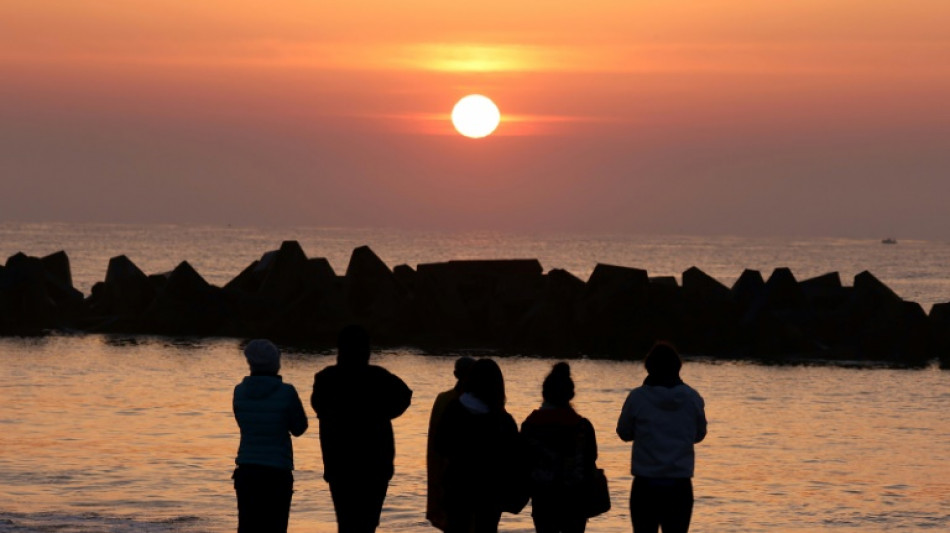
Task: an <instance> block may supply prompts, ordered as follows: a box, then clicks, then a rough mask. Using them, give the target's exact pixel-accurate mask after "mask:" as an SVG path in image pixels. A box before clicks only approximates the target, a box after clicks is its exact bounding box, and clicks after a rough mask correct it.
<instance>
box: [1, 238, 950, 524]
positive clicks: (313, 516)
mask: <svg viewBox="0 0 950 533" xmlns="http://www.w3.org/2000/svg"><path fill="white" fill-rule="evenodd" d="M284 239H297V240H299V241H300V242H301V244H302V245H303V246H304V249H305V251H307V253H308V254H309V255H311V256H324V257H327V258H328V259H329V260H330V262H331V264H332V265H333V266H334V267H335V268H336V270H337V272H338V273H342V272H343V271H345V268H346V263H347V261H348V258H349V254H350V252H351V251H352V249H353V248H354V247H356V246H359V245H362V244H369V245H371V246H372V247H373V249H374V250H375V251H376V252H377V253H378V254H379V255H380V257H382V258H383V260H384V261H386V262H387V263H388V264H389V265H390V266H395V265H396V264H399V263H409V264H412V265H415V264H417V263H421V262H428V261H438V260H447V259H455V258H501V257H537V258H539V259H540V260H541V261H542V264H543V265H544V267H545V268H547V269H550V268H566V269H567V270H570V271H571V272H573V273H575V274H577V275H578V276H580V277H582V278H586V276H587V275H588V274H589V273H590V271H591V270H592V269H593V267H594V265H595V264H596V263H597V262H607V263H614V264H622V265H628V266H637V267H640V268H645V269H647V270H648V271H649V272H650V274H651V275H678V274H679V273H681V272H682V271H683V270H685V269H686V268H688V267H690V266H693V265H696V266H699V267H700V268H702V269H703V270H705V271H706V272H707V273H709V274H711V275H713V276H715V277H717V278H718V279H720V280H721V281H723V282H725V283H727V284H728V283H731V282H732V280H734V279H735V278H736V277H737V276H738V275H739V273H741V270H742V269H743V268H758V269H760V270H762V271H763V272H764V273H766V275H767V273H768V272H771V269H772V268H775V267H778V266H789V267H791V268H792V270H793V272H794V273H795V274H796V276H798V277H799V278H806V277H809V276H813V275H818V274H822V273H824V272H828V271H831V270H837V271H839V272H841V273H842V276H843V278H844V279H845V280H846V282H848V281H847V280H849V279H850V277H851V276H853V275H854V274H855V273H858V272H860V271H862V270H865V269H866V270H870V271H871V272H873V273H874V274H876V275H877V276H878V277H879V278H881V279H882V281H884V282H885V283H887V284H888V285H889V286H891V287H892V288H894V289H895V290H896V291H897V292H898V293H899V294H900V295H901V296H903V297H904V298H907V299H911V300H915V301H918V302H921V303H922V304H924V306H925V309H929V306H930V304H932V303H934V302H942V301H950V272H948V271H947V270H946V265H948V264H950V261H948V259H950V245H948V244H946V243H928V242H901V243H900V244H898V245H896V246H884V245H881V244H879V243H878V242H866V241H855V240H807V241H797V240H791V239H776V240H769V239H740V238H714V239H710V238H691V237H670V238H637V237H619V236H600V237H590V236H580V235H560V236H530V235H521V236H512V235H499V234H464V235H456V234H441V233H409V232H395V231H392V232H386V231H382V232H380V231H370V230H343V229H290V230H256V229H235V228H193V227H178V226H161V227H148V226H66V225H55V224H53V225H11V224H4V225H0V255H2V256H4V257H5V256H8V255H11V254H12V253H15V252H16V251H24V252H26V253H29V254H31V255H45V254H48V253H51V252H54V251H57V250H59V249H65V250H66V251H67V252H68V253H69V254H70V259H71V260H72V264H73V275H74V280H75V283H76V285H77V287H78V288H80V290H83V291H84V292H85V293H87V294H88V291H89V287H91V285H92V284H93V283H94V282H96V281H99V280H101V279H102V278H103V277H104V275H105V269H106V265H107V263H108V259H109V257H111V256H114V255H118V254H123V253H124V254H127V255H129V256H130V257H131V258H132V260H133V261H135V262H136V263H137V264H138V265H139V266H140V267H141V268H142V269H143V270H145V271H146V272H147V273H154V272H161V271H166V270H170V269H171V268H173V267H174V266H175V265H176V264H177V262H178V261H180V260H188V261H189V262H191V263H192V264H193V265H194V266H195V267H196V268H197V269H198V271H199V272H201V273H202V274H203V275H204V276H205V277H206V278H207V279H208V280H209V281H211V282H212V283H216V284H222V283H224V282H226V281H228V280H229V279H231V278H232V277H233V276H234V275H236V274H237V273H238V272H239V271H240V270H241V269H242V268H243V267H244V266H246V265H247V264H248V263H250V262H251V261H252V260H254V259H256V258H258V257H259V256H260V255H261V253H263V252H264V251H267V250H270V249H274V248H276V247H277V246H278V245H279V244H280V241H281V240H284ZM332 361H333V357H332V356H331V355H329V354H320V353H301V352H298V351H294V350H292V349H288V350H287V351H286V352H285V356H284V370H283V374H284V376H285V379H286V380H287V381H289V382H291V383H293V384H294V385H296V386H297V388H298V390H299V391H300V393H301V395H302V396H303V398H304V400H305V403H306V399H307V397H308V395H309V388H310V384H311V383H312V376H313V373H314V372H316V371H317V370H319V369H320V368H323V367H324V366H325V365H327V364H330V363H332ZM452 361H453V358H452V357H451V356H431V355H423V354H419V353H416V352H413V351H411V350H397V351H390V352H386V353H382V354H379V355H378V356H377V357H376V362H377V363H379V364H382V365H384V366H386V367H387V368H389V369H391V370H392V371H394V372H395V373H397V374H399V375H400V376H402V377H403V378H404V379H405V380H406V382H407V383H409V385H410V386H411V387H412V388H413V389H414V391H415V395H414V401H413V406H412V407H411V408H410V409H409V411H408V412H407V413H406V414H405V415H404V416H403V417H402V418H400V419H398V421H397V423H396V424H395V427H396V434H397V443H396V446H397V465H396V476H395V477H394V479H393V482H392V485H391V488H390V495H389V498H388V499H387V502H386V507H385V509H384V512H383V518H382V520H383V523H382V526H381V528H380V530H381V531H401V532H417V531H418V532H422V531H427V530H430V529H429V528H428V527H427V526H426V523H425V522H424V518H423V513H424V507H425V465H424V460H425V431H426V425H427V421H428V415H429V408H430V407H431V404H432V401H433V400H434V398H435V395H436V394H437V393H438V392H439V391H441V390H444V389H446V388H448V387H450V386H451V385H452V378H451V365H452ZM500 364H501V366H502V369H503V371H504V373H505V376H506V379H507V383H508V388H509V391H508V392H509V410H510V411H511V413H512V414H513V415H514V416H515V418H516V419H518V420H522V419H524V417H525V416H527V414H528V413H529V412H530V411H531V409H533V408H534V407H535V406H536V405H537V403H538V402H539V396H540V383H541V380H542V379H543V377H544V375H545V374H546V372H547V371H548V370H549V369H550V364H551V361H545V360H540V359H530V358H509V359H504V360H501V361H500ZM572 365H573V368H574V375H575V380H576V381H577V388H578V396H577V398H576V401H575V406H576V407H577V409H578V411H580V412H581V413H582V414H584V415H586V416H588V417H589V418H590V419H591V420H592V422H593V423H594V426H595V428H596V430H597V434H598V441H599V444H600V451H601V458H600V460H599V464H600V466H602V467H603V468H605V470H606V471H607V474H608V476H609V478H610V480H611V489H612V492H613V497H614V509H613V510H611V511H610V512H609V513H608V514H606V515H604V516H601V517H598V518H596V519H594V520H593V521H592V522H591V524H590V527H589V530H590V531H592V532H601V531H604V532H614V531H617V532H619V531H629V530H630V527H629V521H628V515H627V504H626V498H627V495H628V491H629V483H630V476H629V474H628V472H629V460H630V459H629V454H630V450H629V445H627V444H624V443H622V442H620V441H619V439H618V438H617V437H616V436H615V434H614V432H613V428H614V426H615V423H616V417H617V415H618V414H619V410H620V407H621V405H622V402H623V400H624V398H625V396H626V393H627V391H628V390H629V389H630V387H632V386H635V385H637V384H638V383H639V382H640V381H642V379H643V377H644V372H643V369H642V367H641V366H640V365H638V364H636V363H630V362H608V361H590V360H581V361H576V362H573V363H572ZM245 372H246V365H245V362H244V360H243V357H242V356H241V354H240V350H239V341H238V340H236V339H165V338H130V337H110V336H99V335H87V336H51V337H45V338H37V339H21V338H4V339H0V378H2V379H0V391H2V392H0V398H3V400H4V406H5V407H6V409H4V410H3V412H2V413H0V531H2V532H7V531H43V532H45V531H61V532H68V533H71V532H112V531H117V532H143V531H148V532H166V531H176V532H218V531H231V530H234V529H235V525H236V509H235V500H234V494H233V490H232V487H231V484H230V479H229V475H230V472H231V470H232V468H233V458H234V453H235V451H236V449H237V444H238V434H237V427H236V424H235V423H234V419H233V416H232V414H231V412H230V403H231V391H232V389H233V386H234V385H235V384H236V383H237V382H239V381H240V379H241V378H242V377H243V376H244V374H245ZM683 374H684V378H685V379H686V380H687V382H689V383H690V384H692V385H693V386H694V387H696V388H697V389H698V390H699V391H700V392H701V393H702V394H703V395H704V397H705V398H706V401H707V413H708V415H709V419H710V434H709V437H708V438H707V440H706V441H705V442H704V443H702V444H700V445H699V446H698V458H697V477H696V480H695V486H696V494H697V504H696V511H695V517H694V527H693V529H692V531H696V532H721V531H736V532H758V531H762V532H766V531H768V532H811V531H814V532H818V531H829V530H833V531H848V532H865V531H920V530H931V531H947V530H950V462H948V459H947V458H948V457H950V420H948V419H947V417H946V416H945V414H946V412H947V408H948V407H950V372H941V371H938V370H935V369H927V370H890V369H875V370H858V369H848V368H835V367H765V366H756V365H751V364H712V363H708V362H691V363H689V364H687V366H686V367H685V368H684V373H683ZM295 451H296V459H297V467H298V470H297V472H296V479H297V484H296V489H297V492H296V494H295V497H294V506H293V511H292V515H291V531H293V532H296V533H303V532H329V531H335V525H334V521H333V511H332V505H331V503H330V497H329V493H328V491H327V488H326V484H325V483H324V482H323V480H322V478H321V476H322V463H321V458H320V451H319V444H318V438H317V432H316V424H314V425H313V426H312V427H311V430H310V432H308V433H307V434H305V435H304V436H303V437H301V438H300V439H297V440H296V441H295ZM530 526H531V523H530V517H529V510H526V511H525V512H524V513H522V515H518V516H512V515H506V516H505V518H504V519H503V522H502V530H504V531H530V530H531V527H530Z"/></svg>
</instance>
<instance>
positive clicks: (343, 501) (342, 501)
mask: <svg viewBox="0 0 950 533" xmlns="http://www.w3.org/2000/svg"><path fill="white" fill-rule="evenodd" d="M388 488H389V480H379V479H362V480H340V481H331V482H330V496H331V497H332V498H333V509H334V511H335V512H336V521H337V530H338V531H339V533H372V532H374V531H376V528H377V527H378V526H379V517H380V514H381V513H382V510H383V502H384V501H385V500H386V491H387V489H388Z"/></svg>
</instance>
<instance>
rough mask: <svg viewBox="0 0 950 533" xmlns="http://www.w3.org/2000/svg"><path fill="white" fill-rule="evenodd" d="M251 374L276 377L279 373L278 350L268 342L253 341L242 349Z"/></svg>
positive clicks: (261, 340) (263, 340)
mask: <svg viewBox="0 0 950 533" xmlns="http://www.w3.org/2000/svg"><path fill="white" fill-rule="evenodd" d="M244 357H246V358H247V364H248V366H250V367H251V374H265V375H276V374H277V372H279V371H280V350H279V349H278V348H277V346H274V343H272V342H271V341H269V340H266V339H254V340H252V341H251V342H249V343H247V345H246V346H245V347H244Z"/></svg>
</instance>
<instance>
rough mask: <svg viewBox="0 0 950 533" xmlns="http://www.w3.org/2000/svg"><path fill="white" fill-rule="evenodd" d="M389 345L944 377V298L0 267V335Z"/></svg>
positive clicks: (365, 250)
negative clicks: (932, 371)
mask: <svg viewBox="0 0 950 533" xmlns="http://www.w3.org/2000/svg"><path fill="white" fill-rule="evenodd" d="M352 322H357V323H361V324H363V325H365V326H366V327H367V328H368V329H370V331H371V332H372V334H373V338H374V341H375V342H376V343H377V344H379V345H382V346H415V347H419V348H422V349H425V350H433V351H451V350H462V349H469V348H473V349H490V350H496V351H498V352H500V353H519V354H531V355H542V356H557V357H573V356H580V355H586V356H591V357H607V358H618V359H630V358H639V357H641V356H642V355H643V353H645V351H646V350H647V349H648V348H649V347H650V345H651V344H652V343H653V342H654V341H656V340H658V339H663V340H669V341H671V342H673V343H675V344H676V345H677V346H678V347H679V348H680V350H681V351H683V352H684V353H687V354H702V355H708V356H713V357H720V358H725V359H745V358H751V359H757V360H766V361H776V362H786V361H795V362H798V361H808V360H839V361H866V362H880V363H885V364H895V365H902V366H924V365H927V364H929V362H930V361H932V360H934V359H939V360H940V364H941V366H942V367H943V368H950V303H943V304H937V305H934V306H933V308H932V309H931V310H930V313H929V315H928V313H927V312H925V311H924V309H923V308H922V307H921V306H920V305H919V304H917V303H914V302H909V301H904V300H903V299H901V298H900V297H899V296H898V295H897V294H895V293H894V292H893V291H892V290H891V289H890V288H889V287H887V286H886V285H885V284H884V283H882V282H881V281H880V280H878V279H877V278H876V277H874V275H873V274H871V273H870V272H862V273H860V274H858V275H856V276H855V277H854V280H853V283H852V284H851V285H850V286H846V285H844V284H843V283H842V281H841V279H840V276H839V275H838V273H837V272H831V273H828V274H825V275H822V276H818V277H815V278H810V279H806V280H802V281H799V280H797V279H796V278H795V276H794V274H793V273H792V272H791V271H790V270H789V269H787V268H776V269H775V270H774V271H773V272H772V273H771V274H770V275H769V276H768V278H765V277H764V276H763V275H762V273H761V272H758V271H755V270H746V271H744V272H743V273H742V275H741V276H740V277H739V278H738V280H737V281H736V282H735V284H734V285H733V286H732V287H727V286H726V285H724V284H722V283H721V282H719V281H717V280H716V279H714V278H712V277H711V276H709V275H707V274H705V273H704V272H703V271H702V270H700V269H699V268H697V267H692V268H690V269H688V270H686V271H685V272H683V275H682V282H679V281H678V280H677V279H676V278H673V277H650V276H649V275H648V273H647V272H646V271H645V270H641V269H637V268H631V267H626V266H616V265H606V264H599V265H597V266H596V267H595V269H594V271H593V273H592V274H591V275H590V277H589V279H587V280H586V281H584V280H581V279H579V278H577V277H576V276H574V275H572V274H571V273H569V272H567V271H565V270H560V269H553V270H550V271H548V272H546V273H545V272H544V270H543V268H542V266H541V264H540V262H539V261H538V260H536V259H506V260H466V261H448V262H443V263H429V264H420V265H418V266H417V267H416V268H412V267H410V266H408V265H398V266H396V267H394V268H390V267H389V266H387V265H386V264H385V263H384V262H383V261H382V260H381V259H380V258H379V257H378V256H377V255H376V254H375V253H374V252H373V251H372V250H371V249H370V248H369V247H367V246H362V247H359V248H356V249H355V250H353V253H352V255H351V257H350V261H349V264H348V265H347V268H346V272H345V273H344V274H343V275H339V274H337V273H336V272H335V271H334V269H333V268H332V266H331V265H330V263H329V262H328V261H327V260H326V259H323V258H310V257H307V255H306V254H305V253H304V251H303V249H302V248H301V247H300V245H299V244H298V243H297V242H296V241H286V242H284V243H283V244H282V245H281V247H280V248H279V249H278V250H273V251H269V252H267V253H265V254H263V256H262V257H261V258H260V259H259V260H257V261H254V262H253V263H251V264H250V265H248V266H247V268H245V269H244V270H243V271H242V272H240V273H239V274H238V275H237V276H236V277H234V278H233V279H232V280H231V281H229V282H228V283H226V284H225V285H224V286H223V287H218V286H215V285H212V284H209V283H208V282H207V281H205V279H204V278H203V277H202V276H201V275H200V274H199V273H198V272H197V271H196V270H195V269H194V268H192V267H191V265H189V264H188V263H187V262H182V263H180V264H179V265H178V266H177V267H176V268H175V269H174V270H172V271H171V272H165V273H157V274H151V275H148V274H146V273H144V272H143V271H142V270H141V269H140V268H139V267H138V266H136V265H135V264H134V263H133V262H132V261H131V260H129V259H128V258H127V257H125V256H118V257H114V258H112V259H111V260H110V261H109V266H108V268H107V271H106V275H105V279H104V280H103V281H101V282H98V283H96V284H95V285H94V286H93V287H92V290H91V294H89V295H88V296H86V295H83V294H82V293H81V292H80V291H78V290H76V289H75V288H74V286H73V283H72V276H71V271H70V264H69V258H68V256H67V255H66V253H65V252H57V253H54V254H51V255H49V256H46V257H42V258H38V257H30V256H26V255H24V254H22V253H21V254H16V255H14V256H12V257H10V258H9V259H7V262H6V264H5V265H3V266H0V334H2V335H24V334H42V333H44V332H49V331H55V330H67V331H81V332H97V333H122V334H143V335H152V334H157V335H175V336H178V335H195V336H231V337H269V338H272V339H274V340H277V341H279V342H284V343H292V344H298V345H307V346H315V347H329V346H332V345H333V343H334V341H335V337H336V332H337V331H338V330H339V328H340V327H341V326H342V325H344V324H347V323H352Z"/></svg>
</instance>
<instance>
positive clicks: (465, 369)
mask: <svg viewBox="0 0 950 533" xmlns="http://www.w3.org/2000/svg"><path fill="white" fill-rule="evenodd" d="M474 364H475V358H474V357H469V356H467V355H463V356H462V357H459V358H458V359H456V360H455V370H453V371H452V374H453V375H454V376H455V379H457V380H458V381H459V383H461V382H462V381H464V380H465V377H466V376H468V373H469V371H471V370H472V365H474Z"/></svg>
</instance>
